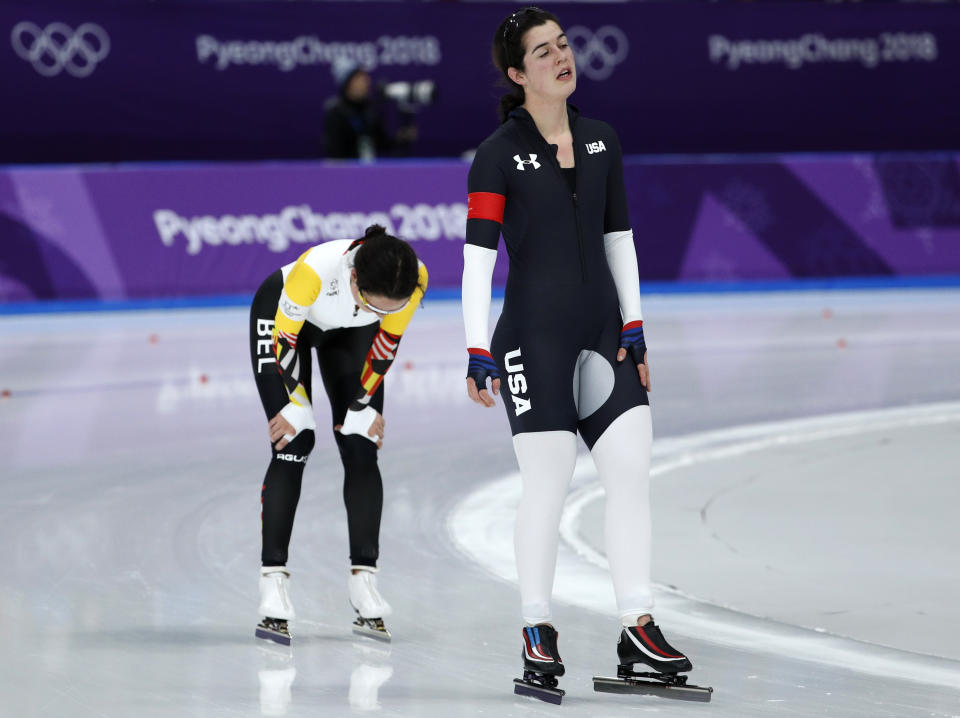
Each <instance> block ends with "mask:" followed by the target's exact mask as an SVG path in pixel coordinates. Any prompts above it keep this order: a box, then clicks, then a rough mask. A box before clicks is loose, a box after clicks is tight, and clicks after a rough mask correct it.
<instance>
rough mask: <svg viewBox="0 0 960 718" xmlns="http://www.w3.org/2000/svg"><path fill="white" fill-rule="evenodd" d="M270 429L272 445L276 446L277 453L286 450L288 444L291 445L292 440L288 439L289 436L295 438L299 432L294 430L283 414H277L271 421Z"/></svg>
mask: <svg viewBox="0 0 960 718" xmlns="http://www.w3.org/2000/svg"><path fill="white" fill-rule="evenodd" d="M268 426H269V429H270V443H271V444H275V446H274V448H275V449H276V450H277V451H280V449H282V448H284V447H285V446H286V445H287V444H289V443H290V439H287V438H286V437H287V436H293V435H294V434H296V433H297V430H296V429H294V428H293V426H292V425H291V424H290V422H289V421H287V420H286V419H285V418H283V414H279V413H278V414H277V415H276V416H275V417H273V418H272V419H271V420H270V423H269V425H268Z"/></svg>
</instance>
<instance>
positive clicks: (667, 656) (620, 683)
mask: <svg viewBox="0 0 960 718" xmlns="http://www.w3.org/2000/svg"><path fill="white" fill-rule="evenodd" d="M617 656H619V658H620V665H619V666H617V677H616V678H603V677H600V676H594V678H593V689H594V690H595V691H600V692H602V693H644V694H650V695H658V696H663V697H664V698H677V699H679V700H686V701H702V702H709V700H710V696H711V694H712V693H713V688H701V687H700V686H694V685H687V677H686V676H681V675H678V674H680V673H683V672H686V671H689V670H691V669H692V668H693V665H692V664H691V663H690V659H688V658H687V657H686V656H685V655H683V654H682V653H681V652H680V651H678V650H677V649H676V648H674V647H673V646H671V645H670V644H669V643H667V639H665V638H664V637H663V633H661V632H660V628H659V627H658V626H657V624H655V623H654V622H653V621H650V622H649V623H647V624H646V625H645V626H629V627H627V628H624V629H623V630H622V631H621V632H620V641H619V642H618V643H617ZM636 664H641V665H642V666H643V667H650V668H652V669H653V671H642V672H638V671H635V670H634V668H636V667H637V665H636ZM644 678H650V679H653V680H641V679H644Z"/></svg>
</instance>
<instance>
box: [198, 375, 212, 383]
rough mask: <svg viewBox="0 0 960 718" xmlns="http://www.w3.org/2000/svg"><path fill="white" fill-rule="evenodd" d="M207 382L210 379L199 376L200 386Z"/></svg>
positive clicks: (205, 376)
mask: <svg viewBox="0 0 960 718" xmlns="http://www.w3.org/2000/svg"><path fill="white" fill-rule="evenodd" d="M208 381H210V377H208V376H207V375H206V374H201V375H200V383H201V384H206V383H207V382H208Z"/></svg>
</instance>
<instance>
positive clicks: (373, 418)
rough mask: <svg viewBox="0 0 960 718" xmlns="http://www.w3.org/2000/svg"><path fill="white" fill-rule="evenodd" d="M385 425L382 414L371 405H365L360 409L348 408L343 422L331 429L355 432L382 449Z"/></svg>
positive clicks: (343, 432) (345, 433)
mask: <svg viewBox="0 0 960 718" xmlns="http://www.w3.org/2000/svg"><path fill="white" fill-rule="evenodd" d="M385 427H386V421H384V418H383V414H381V413H380V412H379V411H377V410H376V409H374V408H373V407H372V406H365V407H363V408H362V409H360V410H355V409H348V410H347V416H346V418H345V419H344V421H343V423H342V424H337V425H336V426H334V427H333V430H334V431H338V432H340V433H341V434H344V435H347V434H357V435H358V436H362V437H364V438H365V439H369V440H370V441H372V442H373V443H375V444H376V445H377V448H378V449H382V448H383V433H384V428H385Z"/></svg>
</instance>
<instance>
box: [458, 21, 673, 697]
mask: <svg viewBox="0 0 960 718" xmlns="http://www.w3.org/2000/svg"><path fill="white" fill-rule="evenodd" d="M493 61H494V64H495V65H496V66H497V68H498V69H499V70H500V72H501V73H502V74H503V76H504V78H505V79H506V82H507V83H508V85H509V87H510V93H509V94H507V95H505V96H504V97H502V98H501V100H500V117H501V122H502V124H501V126H500V127H499V129H497V130H496V131H495V132H494V133H493V134H492V135H490V136H489V137H488V138H487V139H486V140H484V142H483V143H482V144H481V145H480V146H479V148H478V149H477V153H476V156H475V158H474V160H473V165H472V167H471V169H470V174H469V179H468V195H469V196H468V212H467V239H466V246H465V247H464V272H463V315H464V324H465V329H466V338H467V347H468V351H469V365H468V373H467V392H468V394H469V395H470V398H471V399H472V400H473V401H475V402H477V403H479V404H482V405H483V406H486V407H490V406H493V404H494V400H493V398H492V396H491V395H490V391H492V392H493V394H498V393H499V392H500V391H502V392H503V403H504V405H505V408H506V410H507V416H508V417H509V421H510V429H511V432H512V433H513V446H514V451H515V453H516V456H517V463H518V464H519V468H520V474H521V477H522V482H523V490H522V498H521V500H520V506H519V509H518V511H517V518H516V525H515V533H514V548H515V552H516V559H517V573H518V575H519V579H520V600H521V608H522V615H523V620H524V622H525V624H526V625H525V627H524V628H523V631H522V639H523V663H524V680H522V681H521V680H518V681H516V683H517V684H518V685H517V686H516V690H517V692H518V693H522V694H527V695H534V696H535V697H537V698H541V699H543V700H549V701H552V702H556V703H559V702H560V697H561V696H562V695H563V691H559V690H557V689H556V685H557V681H556V678H557V677H558V676H562V675H563V673H564V666H563V663H562V661H561V659H560V655H559V653H558V649H557V631H556V630H555V628H554V626H553V623H552V615H551V608H550V600H551V594H552V590H553V578H554V571H555V568H556V558H557V542H558V538H559V535H558V526H559V522H560V516H561V511H562V508H563V503H564V499H565V496H566V493H567V489H568V485H569V482H570V479H571V478H572V475H573V470H574V464H575V461H576V456H577V432H579V433H580V435H581V436H582V437H583V439H584V441H585V442H586V445H587V447H588V448H589V449H590V452H591V454H592V455H593V460H594V462H595V463H596V466H597V470H598V471H599V475H600V479H601V482H602V484H603V486H604V488H605V490H606V535H605V542H606V551H607V557H608V559H609V562H610V570H611V573H612V575H613V584H614V590H615V593H616V599H617V606H618V609H619V614H620V619H621V623H622V627H621V628H622V630H621V633H620V640H619V644H618V647H617V653H618V656H619V659H620V660H619V662H620V664H621V665H629V666H630V667H631V668H632V664H634V663H644V664H648V665H649V666H650V667H651V668H653V670H654V671H655V672H656V673H657V674H658V675H674V676H675V675H676V674H678V673H680V672H684V671H689V670H691V667H692V666H691V663H690V661H689V660H688V659H687V657H686V656H685V655H683V654H682V653H680V652H679V651H677V650H676V649H674V648H673V647H671V646H670V645H669V644H668V643H667V641H666V640H665V639H664V637H663V634H662V633H661V632H660V628H659V627H658V626H657V625H656V624H655V623H654V622H653V619H652V615H651V612H652V610H653V595H652V592H651V587H650V504H649V468H650V450H651V442H652V429H651V419H650V406H649V401H648V398H647V391H648V390H649V389H650V370H649V365H648V363H647V356H646V354H647V352H646V345H645V343H644V337H643V316H642V313H641V307H640V289H639V273H638V269H637V256H636V250H635V249H634V243H633V232H632V230H631V228H630V221H629V216H628V212H627V199H626V191H625V187H624V180H623V167H622V158H621V153H620V143H619V140H618V138H617V135H616V133H615V132H614V131H613V129H612V128H611V127H610V125H608V124H606V123H605V122H600V121H598V120H593V119H589V118H587V117H583V116H582V115H580V113H579V112H578V111H577V109H576V108H575V107H573V106H572V105H569V104H567V98H568V97H569V96H570V94H571V93H572V92H573V91H574V89H575V87H576V82H577V71H576V65H575V63H574V57H573V53H572V51H571V49H570V45H569V43H568V42H567V38H566V35H565V34H564V31H563V29H562V28H561V26H560V23H559V22H558V20H557V18H556V17H555V16H554V15H553V14H552V13H549V12H546V11H544V10H541V9H539V8H535V7H527V8H524V9H522V10H519V11H517V12H515V13H513V14H512V15H510V16H509V17H508V18H506V19H505V20H504V21H503V22H502V23H501V24H500V26H499V27H498V28H497V31H496V34H495V36H494V40H493ZM501 233H502V234H503V239H504V244H505V245H506V248H507V254H508V256H509V259H510V271H509V275H508V278H507V285H506V293H505V297H504V303H503V311H502V314H501V316H500V319H499V321H498V323H497V326H496V330H495V331H494V334H493V341H492V343H488V341H487V337H488V313H489V309H490V293H491V281H492V275H493V268H494V262H495V260H496V256H497V244H498V241H499V237H500V234H501ZM488 379H489V380H491V386H490V389H488V388H487V380H488ZM598 690H602V689H598Z"/></svg>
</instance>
